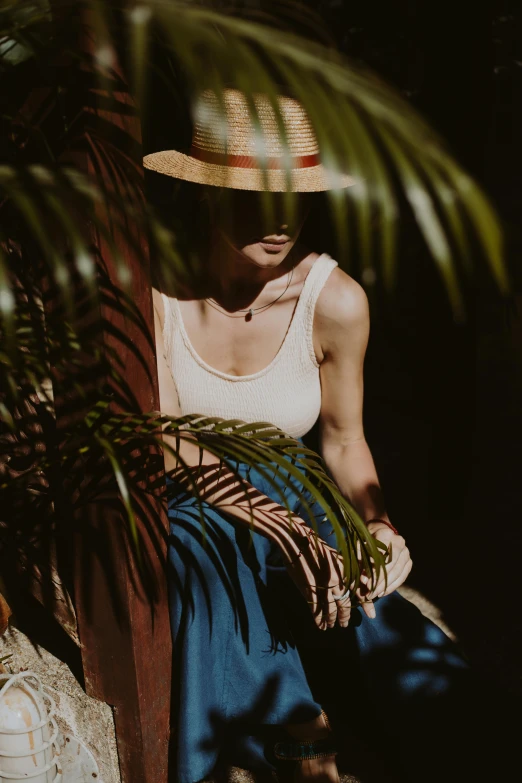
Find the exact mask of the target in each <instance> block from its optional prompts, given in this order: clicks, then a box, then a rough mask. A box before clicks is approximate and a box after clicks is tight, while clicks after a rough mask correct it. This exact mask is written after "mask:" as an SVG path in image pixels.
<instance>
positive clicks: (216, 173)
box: [143, 150, 356, 193]
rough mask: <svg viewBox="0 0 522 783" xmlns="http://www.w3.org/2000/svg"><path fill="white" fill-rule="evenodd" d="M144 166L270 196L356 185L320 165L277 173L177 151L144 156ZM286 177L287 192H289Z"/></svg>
mask: <svg viewBox="0 0 522 783" xmlns="http://www.w3.org/2000/svg"><path fill="white" fill-rule="evenodd" d="M143 165H144V167H145V168H146V169H150V170H151V171H157V172H158V173H160V174H166V175H167V176H168V177H176V178H177V179H184V180H187V181H188V182H197V183H199V184H200V185H213V186H215V187H221V188H234V189H237V190H258V191H263V190H268V191H271V192H273V193H284V192H286V191H287V190H290V191H291V192H293V193H316V192H319V191H325V190H342V189H343V188H347V187H350V186H351V185H355V184H356V180H355V179H354V178H353V177H350V176H348V174H339V173H338V172H335V171H330V170H328V169H326V168H325V167H324V166H323V165H322V164H319V165H317V166H309V167H307V168H300V169H292V170H290V172H286V171H284V170H280V169H266V170H265V171H262V170H261V169H257V168H256V169H251V168H237V167H234V166H221V165H219V164H216V163H206V162H205V161H201V160H197V159H196V158H192V157H191V156H190V155H185V154H184V153H183V152H178V151H177V150H164V151H162V152H152V153H151V154H150V155H145V157H144V158H143ZM288 176H289V177H290V188H288V184H289V183H288Z"/></svg>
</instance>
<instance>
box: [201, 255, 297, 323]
mask: <svg viewBox="0 0 522 783" xmlns="http://www.w3.org/2000/svg"><path fill="white" fill-rule="evenodd" d="M293 276H294V267H292V269H291V270H290V272H289V275H288V283H287V284H286V288H285V290H284V291H283V293H282V294H279V296H278V297H277V299H274V301H273V302H268V304H265V305H261V307H248V308H247V309H246V310H235V311H234V312H235V313H246V314H247V315H246V320H247V321H251V320H252V318H253V317H254V313H257V312H259V311H260V310H266V309H267V308H268V307H272V305H274V304H275V303H276V302H278V301H279V300H280V299H281V297H282V296H284V295H285V294H286V292H287V291H288V289H289V288H290V283H291V282H292V278H293ZM205 302H208V303H209V305H211V307H214V309H218V308H219V311H220V312H222V313H223V314H224V315H227V316H228V317H229V318H237V316H235V315H232V313H227V312H226V310H225V308H224V307H221V305H220V304H219V303H218V302H216V301H215V300H214V299H210V298H207V297H205Z"/></svg>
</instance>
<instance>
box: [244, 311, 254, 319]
mask: <svg viewBox="0 0 522 783" xmlns="http://www.w3.org/2000/svg"><path fill="white" fill-rule="evenodd" d="M253 317H254V311H253V310H252V308H250V310H249V311H248V313H247V314H246V316H245V321H251V320H252V318H253Z"/></svg>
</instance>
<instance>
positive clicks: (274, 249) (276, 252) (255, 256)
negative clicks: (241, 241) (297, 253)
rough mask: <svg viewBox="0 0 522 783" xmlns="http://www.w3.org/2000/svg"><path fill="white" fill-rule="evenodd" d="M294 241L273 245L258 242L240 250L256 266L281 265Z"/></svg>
mask: <svg viewBox="0 0 522 783" xmlns="http://www.w3.org/2000/svg"><path fill="white" fill-rule="evenodd" d="M292 246H293V243H292V242H285V243H284V244H281V245H279V246H278V245H272V244H268V243H264V242H256V244H255V245H247V247H243V248H241V250H240V253H241V255H242V256H243V257H244V258H246V259H247V260H248V261H250V262H251V263H253V264H255V265H256V266H263V267H267V268H270V267H274V266H279V264H280V263H282V261H284V260H285V258H286V257H287V256H288V254H289V252H290V250H291V249H292Z"/></svg>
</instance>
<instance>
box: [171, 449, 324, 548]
mask: <svg viewBox="0 0 522 783" xmlns="http://www.w3.org/2000/svg"><path fill="white" fill-rule="evenodd" d="M163 440H164V441H165V442H166V443H169V441H170V443H169V445H171V446H172V447H175V446H176V443H175V438H174V436H169V435H166V434H164V435H163ZM179 453H180V456H181V458H182V461H183V462H184V463H185V466H182V463H180V462H179V460H177V459H176V457H175V455H173V454H170V453H169V451H168V450H166V452H165V469H166V471H167V473H168V474H169V475H170V476H171V477H172V479H173V480H175V481H177V482H178V483H179V484H180V485H182V486H183V487H184V488H185V489H186V490H187V492H195V491H196V490H197V492H198V494H199V497H200V498H201V499H202V500H204V501H205V502H207V503H210V504H211V505H213V506H215V507H217V508H219V509H220V510H221V511H223V512H224V513H226V514H229V515H230V516H233V517H234V518H235V519H237V520H238V521H239V522H241V523H243V524H248V525H249V526H250V527H252V528H253V529H254V530H256V531H257V532H259V533H261V534H262V535H264V536H266V537H267V538H270V539H271V540H272V541H274V542H275V543H276V544H277V545H278V546H279V547H280V549H281V550H282V552H283V554H284V555H285V556H286V557H287V558H288V560H292V559H293V557H295V556H296V555H298V554H299V551H300V542H301V536H302V535H306V536H308V534H309V528H308V527H307V526H306V525H305V524H304V522H303V520H301V519H300V518H299V517H297V516H295V515H294V514H292V513H291V512H289V511H288V510H287V509H286V508H284V507H283V506H281V505H280V504H279V503H276V502H275V501H273V500H271V498H269V497H268V496H267V495H264V494H263V493H262V492H260V491H259V490H258V489H256V487H254V486H253V485H252V484H250V483H249V482H248V481H246V480H245V479H243V478H238V477H237V475H236V474H235V473H234V472H233V471H232V470H230V468H229V467H228V466H227V465H226V464H225V463H222V464H220V462H219V459H218V458H217V457H216V456H215V455H214V454H212V453H211V452H209V451H207V450H205V449H201V448H200V447H199V446H198V445H197V443H196V442H191V439H190V438H187V437H185V438H182V439H180V445H179ZM187 468H188V470H187Z"/></svg>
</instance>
